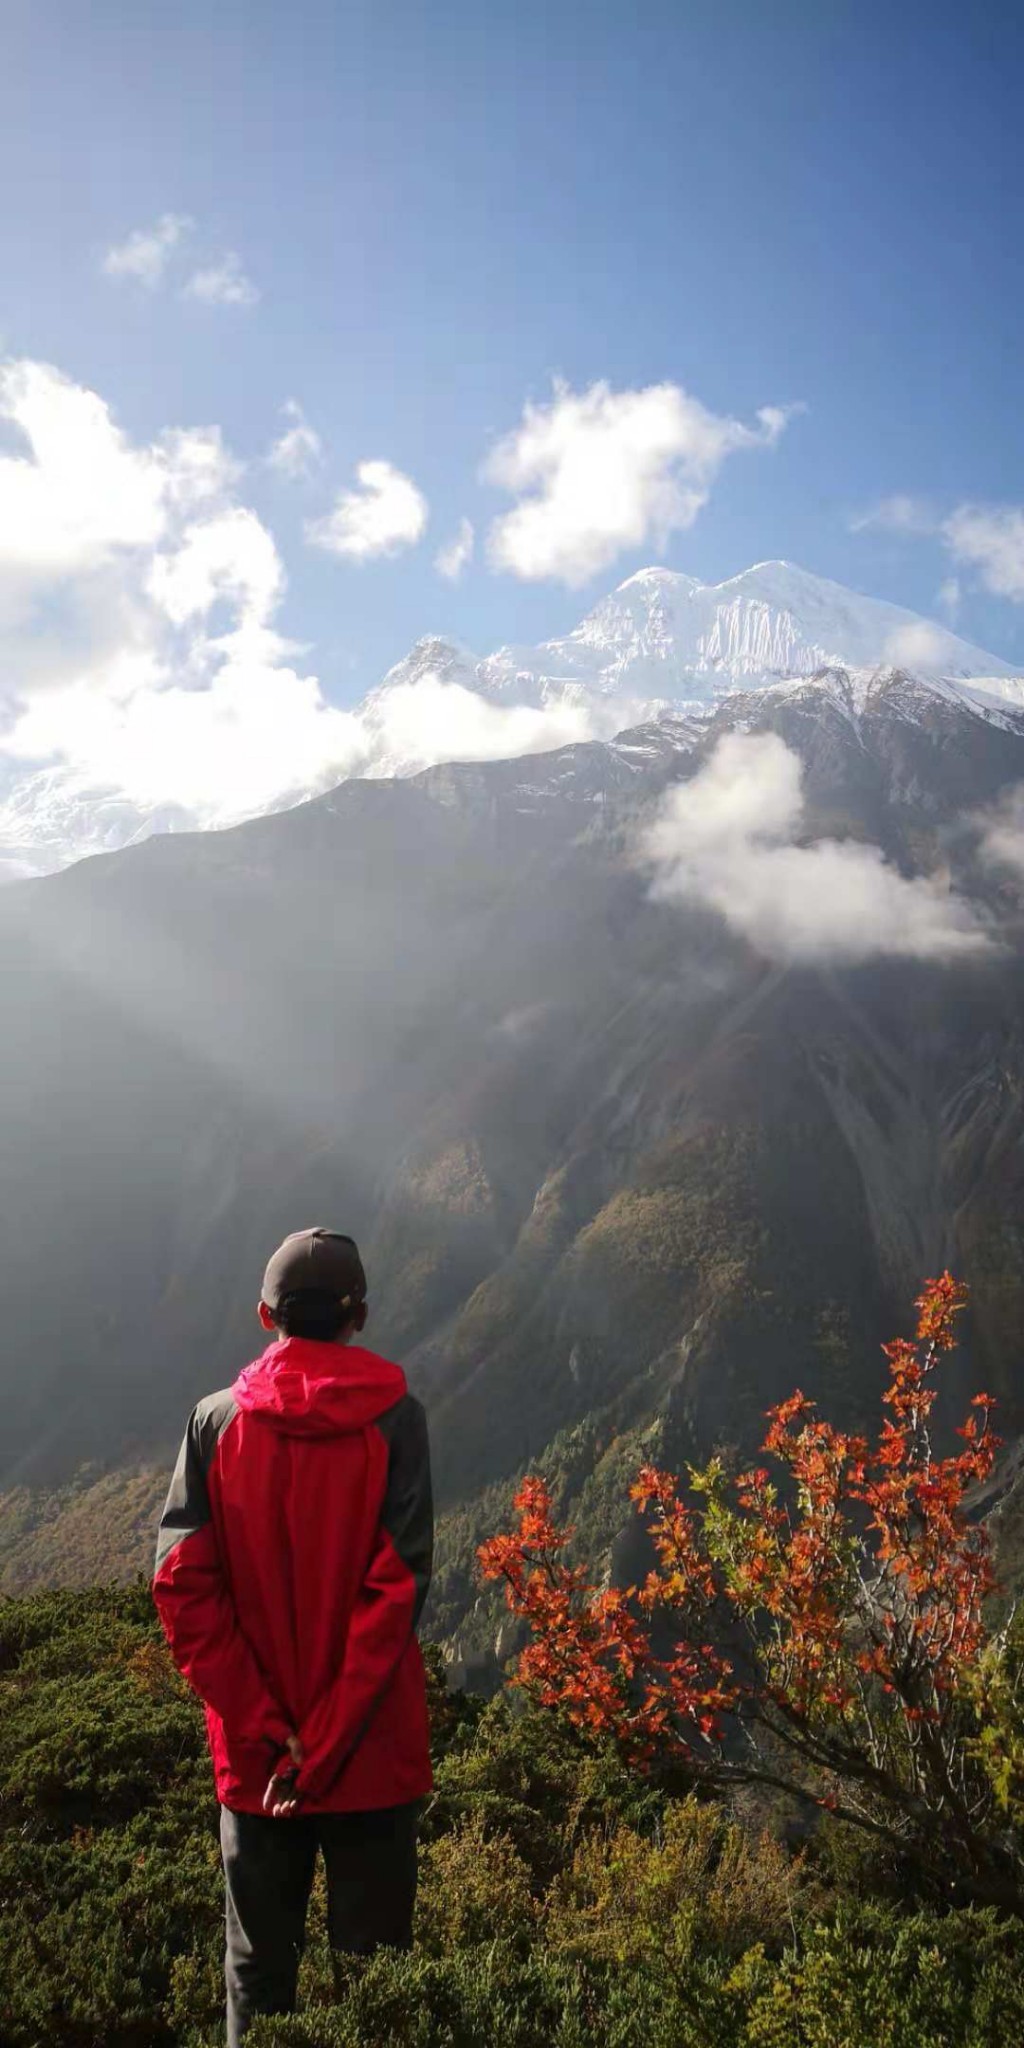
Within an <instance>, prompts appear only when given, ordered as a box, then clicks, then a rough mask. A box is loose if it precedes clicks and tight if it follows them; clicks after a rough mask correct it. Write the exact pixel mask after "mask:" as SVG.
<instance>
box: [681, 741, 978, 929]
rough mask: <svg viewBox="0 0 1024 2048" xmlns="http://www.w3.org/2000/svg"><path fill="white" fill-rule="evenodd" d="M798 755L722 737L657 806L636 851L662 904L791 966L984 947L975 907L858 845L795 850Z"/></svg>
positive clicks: (775, 744) (780, 746) (820, 843)
mask: <svg viewBox="0 0 1024 2048" xmlns="http://www.w3.org/2000/svg"><path fill="white" fill-rule="evenodd" d="M802 784H803V768H802V764H801V761H800V758H799V755H797V754H796V753H794V752H793V750H792V748H790V747H787V746H786V744H785V742H784V741H783V740H781V739H780V738H779V737H778V735H777V734H775V733H738V732H734V733H728V734H726V736H725V737H724V738H723V739H721V740H720V741H719V743H718V745H717V747H716V748H715V751H714V753H713V754H712V755H711V756H710V758H709V760H708V761H706V762H705V764H704V766H703V767H702V768H701V769H700V770H699V771H698V773H697V775H696V776H695V777H694V778H693V780H692V781H691V782H686V783H682V784H679V785H678V786H677V787H676V788H674V789H673V790H671V791H670V792H669V794H668V795H667V797H666V798H665V799H664V801H663V804H662V807H661V810H660V813H659V815H658V817H657V818H656V819H655V822H654V823H653V825H651V826H650V827H649V828H648V831H647V833H646V834H645V837H644V840H643V842H642V847H641V854H642V858H643V859H644V861H645V863H646V864H647V865H648V866H649V867H650V868H652V869H653V871H654V881H653V884H652V893H653V894H654V895H655V896H656V897H657V898H660V899H661V900H662V901H665V902H678V903H690V904H693V905H697V906H701V907H703V908H704V909H707V910H712V911H715V912H717V913H718V915H719V916H721V917H722V918H723V919H724V920H725V922H726V924H728V925H729V926H730V927H731V929H732V930H733V931H735V932H737V933H738V934H739V936H740V937H741V938H743V939H745V940H746V941H747V943H748V944H749V945H750V946H752V947H753V948H754V950H755V951H756V952H759V953H761V954H763V955H764V956H765V957H766V958H768V959H775V960H782V961H786V962H789V963H791V964H795V965H804V966H807V965H826V964H831V965H843V964H846V965H849V964H851V963H853V962H855V961H859V960H867V959H871V958H873V957H878V956H880V955H890V956H892V955H898V956H902V957H904V958H910V959H918V960H951V959H955V958H959V957H962V956H964V955H965V954H978V953H982V952H984V951H986V950H988V948H989V946H990V944H991V941H990V939H989V937H988V934H987V932H986V931H985V929H984V927H983V926H982V925H981V924H980V923H979V921H978V917H977V915H976V913H975V911H974V910H973V908H972V906H971V905H970V904H969V903H967V902H966V901H965V900H964V899H963V898H961V897H958V896H956V895H954V894H952V893H951V892H950V891H949V890H944V889H942V888H941V887H940V886H938V885H937V884H936V883H934V882H932V881H930V880H928V879H926V878H924V877H920V876H916V877H913V878H908V877H907V876H905V875H901V874H900V873H899V871H898V869H896V868H894V867H892V866H891V865H890V864H889V863H888V862H887V861H886V859H885V857H884V855H883V854H882V852H881V850H880V848H879V847H877V846H871V845H865V844H863V843H862V842H861V841H857V840H849V839H847V840H837V839H819V840H815V841H812V842H811V844H809V845H800V844H797V843H795V842H796V840H797V836H798V834H799V832H800V828H801V825H802V821H803V787H802Z"/></svg>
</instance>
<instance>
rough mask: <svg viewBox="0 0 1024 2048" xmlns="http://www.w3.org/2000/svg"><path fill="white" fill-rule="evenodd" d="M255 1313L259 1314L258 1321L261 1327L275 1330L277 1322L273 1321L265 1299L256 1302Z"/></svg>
mask: <svg viewBox="0 0 1024 2048" xmlns="http://www.w3.org/2000/svg"><path fill="white" fill-rule="evenodd" d="M256 1314H257V1315H258V1316H259V1319H260V1322H261V1323H262V1324H263V1328H264V1329H265V1330H276V1328H277V1324H276V1323H275V1321H274V1318H273V1316H272V1315H271V1313H270V1310H269V1308H268V1307H267V1304H266V1302H265V1301H261V1302H259V1303H258V1305H257V1309H256Z"/></svg>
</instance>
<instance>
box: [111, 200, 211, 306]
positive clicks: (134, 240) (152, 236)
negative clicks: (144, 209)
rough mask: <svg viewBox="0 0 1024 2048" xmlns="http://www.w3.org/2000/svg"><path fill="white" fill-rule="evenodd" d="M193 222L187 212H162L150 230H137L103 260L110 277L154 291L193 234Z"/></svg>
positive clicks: (116, 244)
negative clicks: (172, 260) (169, 265)
mask: <svg viewBox="0 0 1024 2048" xmlns="http://www.w3.org/2000/svg"><path fill="white" fill-rule="evenodd" d="M192 226H193V223H192V221H191V220H190V219H189V217H188V214H187V213H163V214H161V216H160V219H159V220H158V221H154V223H153V226H152V227H151V228H135V229H134V230H133V232H132V233H131V234H130V235H128V236H127V238H126V240H125V241H123V242H116V243H115V244H114V246H113V248H111V249H108V250H107V253H106V255H105V256H104V258H103V269H104V272H105V274H106V276H107V277H131V278H134V279H135V281H136V283H138V284H142V285H145V287H146V290H147V291H151V292H154V291H156V289H157V286H158V285H160V284H162V282H163V277H164V272H165V270H166V269H167V265H168V262H169V260H170V258H171V256H172V255H173V252H174V250H175V249H177V248H178V246H179V244H180V243H181V242H183V241H184V240H185V238H186V236H187V235H188V234H189V233H190V231H191V229H192Z"/></svg>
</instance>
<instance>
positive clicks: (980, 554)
mask: <svg viewBox="0 0 1024 2048" xmlns="http://www.w3.org/2000/svg"><path fill="white" fill-rule="evenodd" d="M942 534H943V539H944V540H945V542H946V546H947V547H948V548H949V550H950V552H951V554H952V555H953V556H954V558H955V560H956V561H958V562H964V563H967V564H969V566H970V567H971V568H973V569H977V571H978V573H979V575H980V577H981V580H982V582H983V584H984V585H985V588H986V590H991V591H994V592H995V595H996V596H997V597H1010V598H1013V599H1014V600H1015V602H1016V603H1018V604H1020V603H1024V507H1021V506H1020V505H958V506H957V507H956V509H955V511H953V512H951V513H950V515H949V517H948V519H945V520H944V521H943V524H942Z"/></svg>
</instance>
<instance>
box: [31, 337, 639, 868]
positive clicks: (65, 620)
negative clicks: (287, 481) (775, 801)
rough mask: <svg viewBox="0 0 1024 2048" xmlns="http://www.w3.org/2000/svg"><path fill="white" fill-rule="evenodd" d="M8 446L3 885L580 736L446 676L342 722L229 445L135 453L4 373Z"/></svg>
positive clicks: (55, 377)
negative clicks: (241, 486) (301, 649)
mask: <svg viewBox="0 0 1024 2048" xmlns="http://www.w3.org/2000/svg"><path fill="white" fill-rule="evenodd" d="M0 424H3V425H5V426H6V427H8V428H9V429H11V430H13V432H14V434H15V436H16V437H17V438H18V439H20V441H21V442H22V444H23V446H22V449H21V450H20V451H19V452H17V453H15V454H11V455H5V456H3V457H2V458H0V874H4V875H7V876H8V877H9V876H11V875H12V874H16V873H19V872H26V871H32V870H33V869H34V868H37V867H40V866H42V867H45V866H48V865H53V864H55V863H59V861H60V860H61V859H62V858H66V857H67V856H68V855H69V854H71V853H74V852H85V851H90V850H94V849H95V848H96V847H97V846H101V845H104V844H118V843H122V842H123V840H124V839H125V838H127V837H132V836H134V835H136V834H138V833H140V832H144V831H145V830H146V829H147V826H151V825H152V824H153V823H154V822H156V823H158V824H159V823H163V824H165V825H166V824H175V825H192V826H196V825H198V826H209V825H225V824H231V823H233V822H235V821H236V820H238V819H241V818H244V817H247V816H251V815H252V814H253V813H254V812H257V811H261V810H264V809H270V808H274V807H276V806H279V805H282V804H284V803H286V802H288V801H291V800H294V799H296V798H299V797H301V796H305V795H308V794H310V793H311V792H313V791H315V790H317V789H322V788H326V787H329V786H330V784H331V783H333V782H336V781H340V780H341V779H342V778H343V777H344V776H347V775H358V774H367V773H392V772H408V771H410V770H412V769H415V768H419V767H426V766H428V765H429V764H430V763H432V762H436V761H441V760H458V759H465V760H472V759H489V758H493V757H504V756H510V755H514V754H517V753H525V752H532V751H534V750H540V749H543V748H547V747H554V746H558V745H560V744H562V743H563V742H566V741H568V740H576V739H581V738H586V737H588V736H589V732H590V726H589V724H588V720H587V717H586V715H585V714H584V713H583V712H582V711H580V710H579V709H574V708H565V707H559V706H556V707H552V708H550V709H540V710H538V709H534V708H530V707H526V706H523V705H516V704H511V705H502V706H501V707H495V706H494V705H491V704H488V703H487V702H485V701H484V700H483V699H482V698H480V697H479V696H477V694H476V693H475V692H474V691H473V690H471V689H467V688H464V687H462V686H461V685H459V684H452V683H445V682H443V681H441V680H440V679H439V678H437V677H436V676H433V675H426V676H424V677H422V678H420V679H419V681H418V682H417V683H416V684H415V685H408V686H398V687H395V688H392V689H390V690H388V691H385V692H383V693H381V694H380V695H378V696H377V698H376V700H375V701H374V702H373V704H372V705H370V706H369V707H368V708H367V709H366V710H364V711H361V712H354V711H343V710H339V709H338V708H337V707H336V706H334V705H332V704H330V703H329V702H328V701H327V699H326V698H325V696H324V694H323V691H322V689H321V686H320V683H319V681H318V679H317V677H316V676H315V675H313V674H310V673H303V672H302V670H301V668H300V667H298V666H297V665H296V655H297V653H298V650H297V649H295V648H294V647H290V646H289V645H288V644H287V643H286V642H285V641H284V640H283V639H282V638H281V637H280V636H279V634H278V633H277V631H276V630H275V624H274V621H275V618H276V614H277V609H278V607H279V604H280V601H281V598H282V596H283V593H284V589H285V574H284V566H283V564H282V562H281V559H280V556H279V554H278V550H277V547H276V545H275V542H274V538H273V535H272V534H271V533H270V531H269V530H268V528H267V527H266V526H265V525H264V524H263V522H262V521H261V520H260V519H259V518H258V517H257V515H256V513H255V512H254V511H253V510H252V509H251V508H250V507H249V506H246V505H244V504H242V503H240V502H238V498H237V486H238V483H239V478H240V472H239V470H238V468H237V466H236V465H235V464H234V463H233V462H232V460H231V458H230V455H229V454H228V452H227V450H226V449H225V447H224V444H223V441H222V439H221V436H220V433H219V432H218V430H217V429H216V428H209V427H208V428H200V429H190V430H174V431H169V432H167V433H164V434H162V435H160V436H159V437H158V438H157V439H156V440H154V441H153V442H152V443H150V444H148V445H136V444H134V443H133V442H132V441H131V440H130V439H129V437H128V436H127V435H126V434H125V433H124V431H123V430H122V429H121V428H120V427H119V426H118V424H117V422H116V421H115V420H114V419H113V417H112V415H111V413H110V410H109V408H108V407H107V406H106V405H105V403H104V402H103V400H102V399H101V398H100V397H99V396H98V395H97V393H95V392H92V391H88V390H85V389H83V388H82V387H81V386H78V385H75V384H73V383H72V382H71V381H70V380H69V379H68V378H66V377H64V376H62V375H61V374H60V372H59V371H57V370H55V369H53V368H51V367H49V366H48V365H46V364H41V363H32V362H16V363H8V364H6V365H4V366H2V367H0ZM373 467H374V466H371V469H372V468H373ZM383 467H384V468H385V470H386V469H387V465H383ZM392 474H393V473H392ZM369 481H370V483H371V484H372V482H373V475H372V474H371V478H370V480H369ZM398 481H399V482H400V483H402V482H404V481H405V480H404V479H399V480H398ZM364 482H365V479H364ZM410 488H411V487H410ZM384 495H385V496H386V495H387V494H386V493H385V494H384ZM416 498H417V503H418V504H421V503H422V501H420V500H419V498H418V493H417V494H416ZM421 517H425V509H424V511H423V512H422V513H417V523H418V521H419V519H420V518H421ZM409 525H410V521H409V519H408V518H407V519H406V531H408V528H409ZM390 530H391V532H392V535H393V531H394V522H392V527H391V529H390ZM342 537H343V538H345V539H350V538H351V537H352V536H351V535H350V534H348V532H347V530H346V532H345V533H344V534H343V536H342ZM366 538H367V536H366V534H365V532H364V533H363V534H362V535H361V540H362V542H364V543H365V541H366ZM380 538H381V536H380V533H379V531H378V532H377V534H376V536H375V538H374V545H375V546H377V545H379V543H380ZM604 717H607V719H608V720H609V721H612V720H613V717H614V713H613V710H612V707H611V706H609V707H607V708H603V709H602V718H604ZM602 730H604V726H603V725H602Z"/></svg>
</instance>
